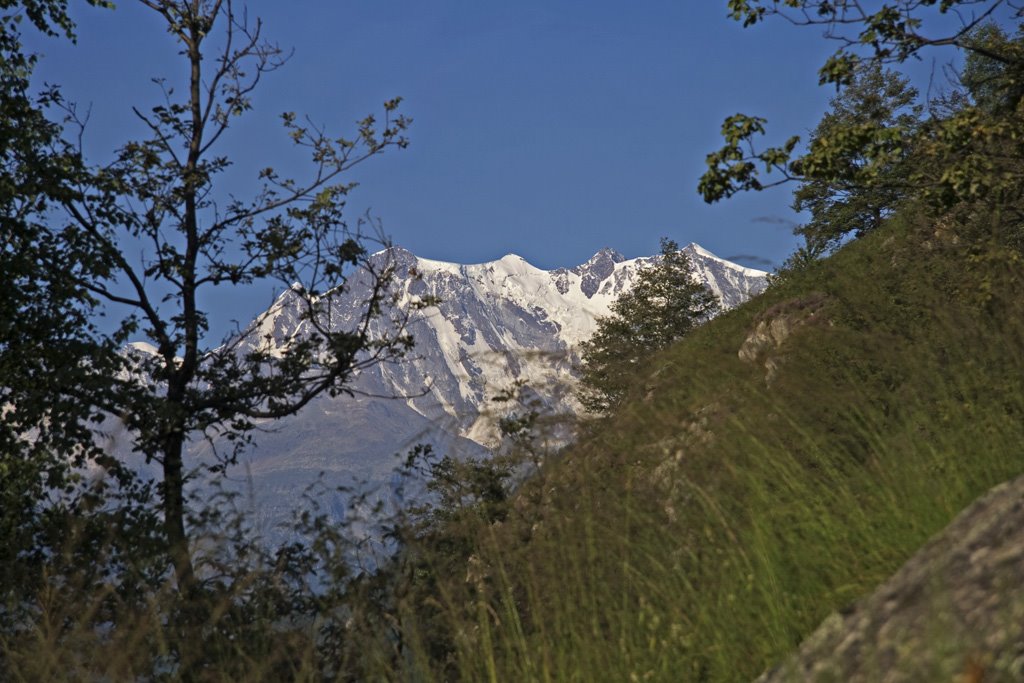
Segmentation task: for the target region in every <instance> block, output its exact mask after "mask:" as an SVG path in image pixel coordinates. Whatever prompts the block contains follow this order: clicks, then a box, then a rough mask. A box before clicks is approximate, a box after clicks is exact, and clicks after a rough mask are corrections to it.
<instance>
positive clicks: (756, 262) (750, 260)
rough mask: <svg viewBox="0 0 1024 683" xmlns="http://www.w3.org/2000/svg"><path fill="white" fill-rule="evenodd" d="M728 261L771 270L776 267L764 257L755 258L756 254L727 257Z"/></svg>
mask: <svg viewBox="0 0 1024 683" xmlns="http://www.w3.org/2000/svg"><path fill="white" fill-rule="evenodd" d="M725 260H726V261H735V262H736V263H742V264H744V265H749V266H765V267H768V268H771V267H773V266H774V265H775V262H774V261H769V260H768V259H766V258H764V257H763V256H755V255H754V254H736V255H734V256H726V257H725Z"/></svg>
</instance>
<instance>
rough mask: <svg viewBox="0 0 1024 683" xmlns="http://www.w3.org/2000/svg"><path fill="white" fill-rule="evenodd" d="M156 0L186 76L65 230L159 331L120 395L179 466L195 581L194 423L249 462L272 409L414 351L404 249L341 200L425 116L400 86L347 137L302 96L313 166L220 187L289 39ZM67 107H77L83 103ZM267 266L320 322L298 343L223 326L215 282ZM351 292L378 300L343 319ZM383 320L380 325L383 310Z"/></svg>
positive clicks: (80, 189)
mask: <svg viewBox="0 0 1024 683" xmlns="http://www.w3.org/2000/svg"><path fill="white" fill-rule="evenodd" d="M142 1H143V4H144V5H145V6H146V7H148V8H149V9H151V10H152V11H153V12H154V13H156V14H157V15H158V16H159V17H160V18H161V19H162V20H163V22H164V23H165V25H166V28H167V30H168V32H169V33H170V35H171V36H172V37H173V39H174V41H175V43H176V44H177V46H178V47H179V48H180V53H179V54H180V55H181V56H182V59H183V61H184V62H185V67H186V69H185V71H186V74H187V76H186V78H185V82H184V87H183V88H180V89H178V88H176V87H174V85H173V81H171V82H161V86H162V89H163V97H162V100H163V101H162V103H160V104H158V105H156V106H154V107H153V108H152V109H151V110H150V111H149V112H148V113H143V112H141V111H140V110H137V109H136V110H135V111H136V114H137V115H138V117H139V118H140V120H141V121H142V122H143V123H144V124H145V125H146V126H147V128H148V130H149V132H150V135H149V136H148V137H147V138H146V139H143V140H135V141H128V142H126V143H125V144H124V145H123V146H122V147H121V148H120V150H119V151H118V154H117V157H116V159H115V161H114V162H113V163H112V164H110V165H108V166H105V167H101V168H94V169H90V173H89V176H88V177H83V178H81V179H80V182H79V183H78V184H77V185H76V187H75V192H74V193H73V194H71V195H70V196H68V197H65V198H63V199H62V201H61V202H60V204H61V206H62V208H63V209H64V210H65V211H66V212H67V214H68V216H69V217H70V218H69V223H68V224H67V225H65V226H62V227H60V228H59V231H61V233H60V234H62V235H65V236H69V237H63V238H62V240H63V242H66V241H67V239H69V238H73V239H76V240H80V241H82V242H84V243H85V244H87V245H88V246H89V248H90V249H91V250H93V252H94V253H96V254H98V255H99V259H100V261H101V263H102V264H103V267H104V269H105V270H104V272H102V273H100V274H99V275H100V277H99V278H92V279H90V278H77V279H76V284H77V285H78V286H79V287H81V288H83V289H84V290H85V291H87V292H88V294H89V295H90V296H91V297H93V298H94V299H96V300H98V301H99V302H102V303H105V304H109V305H113V306H115V307H116V308H110V309H109V310H110V311H111V312H119V311H126V313H125V314H124V316H123V318H122V319H121V322H120V326H119V328H118V330H117V332H116V333H115V334H114V336H113V338H114V339H119V340H123V339H127V338H129V337H136V336H137V335H139V334H140V333H141V335H142V336H144V337H145V338H147V339H148V340H150V341H151V342H152V343H153V346H154V347H155V348H156V353H155V354H153V355H146V354H138V355H137V356H136V358H135V359H134V362H135V363H136V368H135V370H136V371H137V373H138V375H139V376H141V377H143V378H145V380H144V381H142V382H141V386H140V383H139V382H134V383H125V385H124V386H123V387H122V390H121V391H119V392H118V394H117V396H116V397H115V400H114V404H113V405H112V406H110V408H111V409H112V410H111V412H113V414H116V415H119V416H120V417H121V419H122V420H123V422H124V424H125V426H126V427H127V428H128V430H129V431H130V432H131V433H132V434H134V435H136V436H135V439H136V440H135V444H134V445H135V449H136V450H137V451H140V452H142V453H143V454H144V455H145V457H146V459H147V461H154V462H156V463H158V465H159V466H160V467H161V469H162V478H161V482H160V489H159V490H160V495H161V497H162V507H163V510H162V512H163V517H164V520H165V529H164V533H165V536H166V540H167V549H168V553H169V556H170V558H171V559H172V562H173V565H174V568H175V572H176V574H177V578H178V581H179V582H180V583H182V584H183V585H186V586H187V585H190V584H192V583H193V581H194V570H193V566H192V557H191V551H190V548H189V539H188V531H187V528H186V517H187V507H186V500H185V495H184V491H185V483H186V481H187V479H188V478H189V477H190V476H193V475H191V474H190V470H191V466H190V465H188V463H186V461H185V447H186V444H187V443H188V442H189V440H190V439H196V438H206V439H209V440H210V442H211V443H213V444H215V445H217V446H218V447H219V452H218V453H217V458H218V459H217V461H216V462H213V463H207V464H206V467H207V468H208V470H209V472H210V473H212V474H213V475H214V476H216V475H217V474H218V473H219V472H222V471H223V470H224V469H225V468H226V467H227V466H229V465H230V464H232V463H233V462H234V461H235V459H236V457H237V455H238V453H239V451H240V449H241V448H243V447H244V446H245V444H246V443H247V441H248V438H249V435H250V434H251V431H252V430H253V429H254V427H255V425H256V422H257V421H260V420H267V419H275V418H280V417H283V416H287V415H291V414H293V413H295V412H296V411H298V410H299V409H301V408H302V407H303V406H305V405H306V404H308V403H309V402H310V401H311V400H313V399H314V398H315V397H316V396H318V395H320V394H323V393H330V394H336V393H338V392H341V391H344V390H345V387H346V384H347V382H348V380H349V379H350V378H351V377H352V376H353V374H354V373H355V372H357V371H358V370H359V369H361V368H365V367H367V366H369V365H371V364H374V363H378V362H383V361H387V360H390V359H394V358H397V357H400V356H401V355H402V354H404V353H405V351H406V350H408V348H409V347H410V346H411V344H412V340H411V338H410V337H409V335H408V334H407V333H406V332H405V330H404V320H403V319H402V318H401V316H400V315H398V316H397V317H390V318H388V319H384V318H381V315H382V312H383V311H384V307H385V305H386V304H388V303H390V301H391V299H390V297H391V296H392V292H391V288H390V285H391V281H392V278H393V277H394V268H393V265H392V264H390V263H388V262H386V260H385V259H377V260H375V261H372V262H371V261H370V260H369V259H368V258H367V255H368V251H367V249H366V246H365V244H364V240H365V236H364V234H363V233H362V229H363V225H364V224H363V223H362V222H360V223H359V225H358V226H355V227H353V228H351V229H350V228H349V227H348V225H347V224H346V222H345V220H344V218H343V216H342V211H343V207H344V204H345V197H346V195H347V193H348V192H349V190H350V189H351V188H352V184H351V183H349V182H345V181H343V180H342V178H343V176H344V174H345V173H346V172H347V171H349V170H350V169H351V168H352V167H353V166H355V165H356V164H359V163H361V162H362V161H364V160H366V159H368V158H370V157H372V156H376V155H378V154H380V153H381V152H383V151H384V150H386V149H387V148H389V147H395V148H401V147H405V146H406V144H407V141H406V138H405V137H404V131H405V129H406V127H407V126H408V124H409V120H408V119H407V118H405V117H403V116H401V115H398V114H397V108H398V106H399V102H400V100H399V99H394V100H390V101H388V102H386V103H385V104H384V117H383V120H382V121H381V122H380V123H378V121H377V119H376V118H375V117H374V116H368V117H366V118H365V119H363V120H362V121H360V122H359V124H358V130H357V132H356V135H355V136H354V137H353V138H338V137H332V136H330V135H328V134H327V133H326V132H325V131H324V130H322V129H321V128H319V127H317V126H316V125H314V124H312V123H310V122H301V120H300V119H299V118H298V117H297V116H296V115H295V114H294V113H285V114H284V115H283V116H282V121H283V124H284V127H285V129H286V132H287V135H288V136H289V137H290V138H291V140H292V141H293V142H294V144H295V145H296V147H297V148H298V149H299V150H303V151H305V152H306V153H308V154H309V156H310V159H311V169H310V171H309V174H308V176H307V177H306V178H305V179H291V178H286V177H283V176H281V175H280V174H279V173H278V172H277V171H275V170H274V169H273V168H271V167H266V168H264V169H262V170H261V171H260V172H259V174H258V178H257V179H256V180H257V181H258V188H257V189H256V191H255V192H254V194H253V196H252V198H251V199H248V200H245V199H240V198H237V197H234V196H231V197H224V196H221V193H219V192H218V177H219V176H220V175H221V174H222V173H223V172H224V171H225V170H226V169H227V168H228V167H229V166H230V160H229V159H227V158H225V157H223V156H219V155H218V154H217V152H216V150H217V143H218V141H219V140H220V139H221V138H222V136H223V135H224V133H225V132H226V131H227V130H228V128H229V126H230V125H231V124H232V122H233V121H234V120H235V119H237V118H238V117H239V116H241V115H243V114H244V113H246V112H247V111H248V110H250V109H251V106H252V104H251V97H252V92H253V91H254V89H255V88H256V87H257V85H258V84H259V81H260V79H261V78H262V77H263V76H264V75H265V74H266V73H268V72H269V71H272V70H275V69H277V68H278V67H280V66H282V65H283V64H284V55H283V53H282V51H281V50H280V49H279V48H278V47H277V46H276V45H273V44H272V43H269V42H267V41H266V40H265V39H264V38H263V36H262V30H263V27H262V25H261V23H260V22H259V21H258V20H255V21H252V20H250V19H249V18H248V14H247V13H246V12H244V11H240V10H238V9H236V7H235V4H234V3H233V2H231V0H209V1H203V2H185V1H173V0H142ZM66 111H67V113H68V115H69V116H70V117H71V118H72V121H73V122H74V121H76V119H75V110H74V108H73V107H66ZM45 230H46V231H49V232H50V233H51V234H54V233H57V232H58V229H56V228H52V227H46V228H45ZM129 245H141V246H140V248H139V249H136V248H132V247H129ZM139 251H141V253H142V256H141V257H140V258H135V257H134V254H136V253H139ZM353 278H354V279H353ZM267 281H269V282H272V283H278V284H279V285H282V286H285V287H287V288H288V290H287V292H288V297H290V299H291V301H292V303H293V305H295V306H297V307H298V308H299V309H300V310H301V311H302V314H301V322H303V323H304V327H305V329H306V330H307V332H306V333H305V334H304V336H302V337H301V338H297V339H294V340H292V342H291V343H290V344H289V345H288V348H287V349H284V350H282V349H278V348H276V347H274V343H273V340H272V339H269V338H266V337H264V336H263V334H264V333H263V332H262V331H261V325H259V324H256V325H254V326H252V327H250V328H248V329H246V330H243V331H241V332H240V333H239V334H235V335H233V336H232V337H231V338H229V339H226V340H219V339H216V340H215V339H210V338H209V337H210V335H209V334H208V329H209V324H208V319H207V313H206V312H205V311H204V310H203V308H202V301H203V300H204V297H205V296H206V292H207V291H208V290H210V289H213V288H218V287H240V286H242V287H244V286H250V285H253V284H256V283H260V282H267ZM344 297H355V298H357V299H358V300H359V301H360V302H361V306H362V314H361V315H360V316H359V317H358V319H357V320H355V321H346V322H344V323H343V322H342V321H336V320H334V319H333V318H332V312H333V311H334V310H335V307H334V303H335V302H336V301H338V300H340V299H342V298H344ZM375 320H376V321H378V322H379V323H380V324H377V325H371V322H373V321H375ZM389 323H393V325H391V324H389Z"/></svg>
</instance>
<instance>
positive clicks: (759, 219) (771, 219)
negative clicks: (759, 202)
mask: <svg viewBox="0 0 1024 683" xmlns="http://www.w3.org/2000/svg"><path fill="white" fill-rule="evenodd" d="M750 222H751V223H767V224H768V225H777V226H779V227H780V228H787V229H792V228H795V227H796V226H797V222H796V221H794V220H790V219H789V218H783V217H782V216H756V217H754V218H751V219H750Z"/></svg>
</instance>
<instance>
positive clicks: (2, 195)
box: [0, 0, 146, 623]
mask: <svg viewBox="0 0 1024 683" xmlns="http://www.w3.org/2000/svg"><path fill="white" fill-rule="evenodd" d="M90 4H92V5H104V4H105V3H102V2H98V1H96V0H93V1H92V2H90ZM0 8H2V10H3V11H4V14H3V15H0V216H2V221H3V232H2V234H0V538H3V539H4V542H3V544H2V546H0V614H2V616H3V617H4V618H10V619H11V620H12V621H11V623H14V622H16V621H17V620H18V618H19V615H20V609H19V608H20V607H21V606H23V605H24V604H25V603H26V601H29V602H30V596H32V595H33V594H34V590H35V589H36V588H38V587H39V585H40V583H41V581H42V576H43V574H44V572H43V571H42V568H41V567H42V565H43V564H45V563H47V562H52V561H54V559H55V558H60V557H61V553H62V551H63V550H67V548H61V549H59V550H58V548H57V546H59V545H61V544H63V543H66V542H67V540H68V539H69V538H71V537H74V538H75V539H76V544H77V545H78V548H77V549H78V550H82V549H83V548H86V547H89V546H90V545H91V544H93V543H94V542H98V541H99V540H101V539H106V538H109V537H110V535H111V533H112V531H111V528H110V527H111V522H112V520H111V518H110V517H106V518H104V519H100V518H99V516H96V517H94V518H89V516H88V515H85V514H83V513H84V511H86V510H95V509H97V508H98V507H99V505H100V503H101V501H104V500H110V499H115V498H116V499H118V500H119V502H120V504H121V505H123V506H124V507H125V508H128V507H131V506H133V505H135V504H141V503H143V499H145V497H146V495H145V488H144V487H143V488H141V489H140V488H137V484H138V482H136V481H135V480H134V478H133V477H132V476H131V473H130V472H129V471H128V470H127V469H126V468H123V467H120V463H116V462H112V461H108V462H106V463H105V464H106V466H107V469H108V472H109V473H110V476H109V477H108V479H107V481H106V482H104V483H103V484H102V485H100V486H94V485H92V483H91V482H88V481H85V480H83V479H82V478H81V477H80V476H79V472H78V471H77V470H78V468H80V467H81V466H82V465H84V464H85V463H86V462H88V461H92V462H96V461H103V452H102V450H101V449H100V448H99V447H98V445H97V444H96V442H95V441H94V439H93V432H94V429H95V427H96V422H97V421H98V420H100V419H101V418H102V412H101V408H100V406H103V405H109V404H110V403H111V402H112V398H113V384H112V382H111V381H110V380H111V378H113V377H116V376H117V375H118V372H119V371H120V370H121V368H122V364H123V359H122V358H121V357H120V356H119V355H118V353H117V342H116V340H115V339H113V338H106V337H104V336H103V335H101V334H100V333H99V331H98V330H97V328H96V326H95V325H94V321H93V320H92V317H91V311H92V307H93V305H94V304H95V303H96V302H95V299H94V298H93V297H92V296H91V294H90V293H89V291H88V290H87V288H86V287H85V286H84V283H86V282H94V281H96V280H97V279H98V278H101V277H103V276H104V275H105V274H106V273H107V272H108V268H107V265H106V263H105V261H104V259H102V258H101V255H100V253H99V252H98V251H97V250H96V249H95V248H94V246H95V245H93V244H92V243H91V241H90V240H86V239H81V238H80V236H78V235H76V234H75V231H67V230H64V229H61V228H53V227H52V226H50V225H49V224H48V220H49V219H51V218H52V215H51V214H52V210H53V208H54V207H56V206H59V205H60V204H62V203H64V202H67V201H71V200H72V198H73V197H74V196H75V194H76V192H77V190H76V185H77V184H78V183H80V182H82V181H83V179H84V177H85V175H86V172H85V169H84V167H83V166H82V164H81V159H80V157H79V155H78V154H77V152H76V150H75V149H73V148H72V147H71V146H70V145H68V144H67V143H66V142H64V141H63V140H62V139H61V129H60V126H59V125H58V124H56V123H54V122H53V121H51V120H50V119H49V118H48V116H47V113H48V112H49V111H52V110H53V109H54V108H55V107H59V106H60V104H61V98H60V93H59V91H58V90H57V89H56V88H53V87H47V88H45V89H43V90H42V92H39V93H33V92H32V89H31V83H30V77H31V75H32V71H33V68H34V66H35V64H36V57H35V56H34V55H32V54H27V53H25V51H24V50H23V46H22V39H21V30H22V29H23V28H27V30H29V31H33V30H34V31H38V32H40V33H43V34H48V35H50V36H53V37H55V38H56V37H63V38H64V39H68V40H74V34H73V31H72V29H73V26H72V22H71V20H70V19H69V18H68V16H67V13H66V2H64V0H24V1H23V2H12V1H10V0H6V1H4V2H0ZM54 492H59V495H58V496H55V495H54ZM87 536H91V537H92V540H91V541H90V540H87V538H86V537H87ZM135 540H138V539H135ZM126 542H127V541H126ZM78 557H80V555H74V558H78ZM69 561H71V562H75V561H76V559H71V560H69ZM79 564H80V565H81V566H83V567H89V568H90V570H92V569H95V570H96V571H97V572H99V571H101V569H100V568H99V567H94V566H93V563H88V562H81V563H79Z"/></svg>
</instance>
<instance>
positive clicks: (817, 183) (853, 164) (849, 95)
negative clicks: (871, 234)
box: [793, 64, 921, 253]
mask: <svg viewBox="0 0 1024 683" xmlns="http://www.w3.org/2000/svg"><path fill="white" fill-rule="evenodd" d="M916 97H917V91H916V90H915V89H914V88H912V87H910V85H909V83H908V81H907V80H906V79H905V78H903V77H902V76H900V75H899V74H897V73H895V72H893V71H886V70H883V69H882V67H881V66H879V65H877V64H868V65H865V66H864V67H862V68H860V69H858V70H857V71H856V72H855V73H854V74H853V78H852V80H851V81H850V83H849V84H848V85H847V86H846V87H845V88H844V89H843V90H842V91H841V92H840V93H839V95H837V96H836V97H834V98H833V99H832V101H831V103H830V109H829V111H828V112H827V113H826V114H825V116H824V117H823V118H822V120H821V121H820V122H819V123H818V126H817V128H815V130H814V131H813V132H812V133H811V139H810V151H809V154H811V155H817V156H819V157H824V156H825V155H826V154H827V153H828V151H827V150H826V149H823V148H824V147H827V146H829V145H834V144H835V141H836V140H839V139H842V138H844V137H846V136H853V137H855V138H860V137H862V136H863V135H864V134H865V133H864V131H873V132H872V133H871V134H872V135H874V134H877V133H880V132H881V131H886V132H887V133H893V132H895V133H896V134H895V135H893V136H889V135H886V136H881V135H878V137H879V140H880V143H881V144H887V145H888V148H887V149H886V148H882V147H880V146H875V147H872V148H870V149H868V150H865V149H857V148H851V147H850V146H848V145H841V146H840V148H839V150H840V151H838V152H837V153H835V155H834V157H833V158H831V159H830V160H829V163H828V164H827V165H824V166H818V167H817V171H816V172H815V173H814V174H813V175H812V174H808V175H807V176H805V178H804V179H803V181H802V182H801V183H800V185H799V186H798V187H797V189H796V190H795V192H794V193H793V210H794V211H797V212H803V211H807V212H809V213H810V221H809V222H808V223H806V224H804V225H801V226H799V227H798V228H797V229H796V231H795V232H796V233H797V234H798V235H801V236H803V237H804V240H805V242H806V244H807V246H808V249H809V250H810V251H816V252H818V253H824V252H827V251H830V250H832V249H834V248H835V247H837V246H838V245H839V244H840V242H841V241H842V239H843V238H844V236H846V235H848V234H851V233H853V234H854V235H857V236H860V235H862V234H864V233H866V232H868V231H870V230H875V229H877V228H878V227H879V226H880V225H881V224H882V221H883V220H884V219H885V218H887V217H888V216H890V215H891V214H892V212H893V211H894V210H895V209H896V207H897V206H898V205H899V203H900V202H901V201H902V200H903V199H904V197H905V195H906V192H907V186H906V181H905V178H906V177H907V173H906V169H905V166H906V164H907V159H908V157H910V156H912V150H911V149H908V148H907V147H905V146H904V143H903V142H902V141H903V140H905V139H907V138H910V137H912V136H913V131H914V129H915V127H916V126H917V124H918V119H919V116H920V113H921V109H920V106H918V105H916V104H915V99H916Z"/></svg>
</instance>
